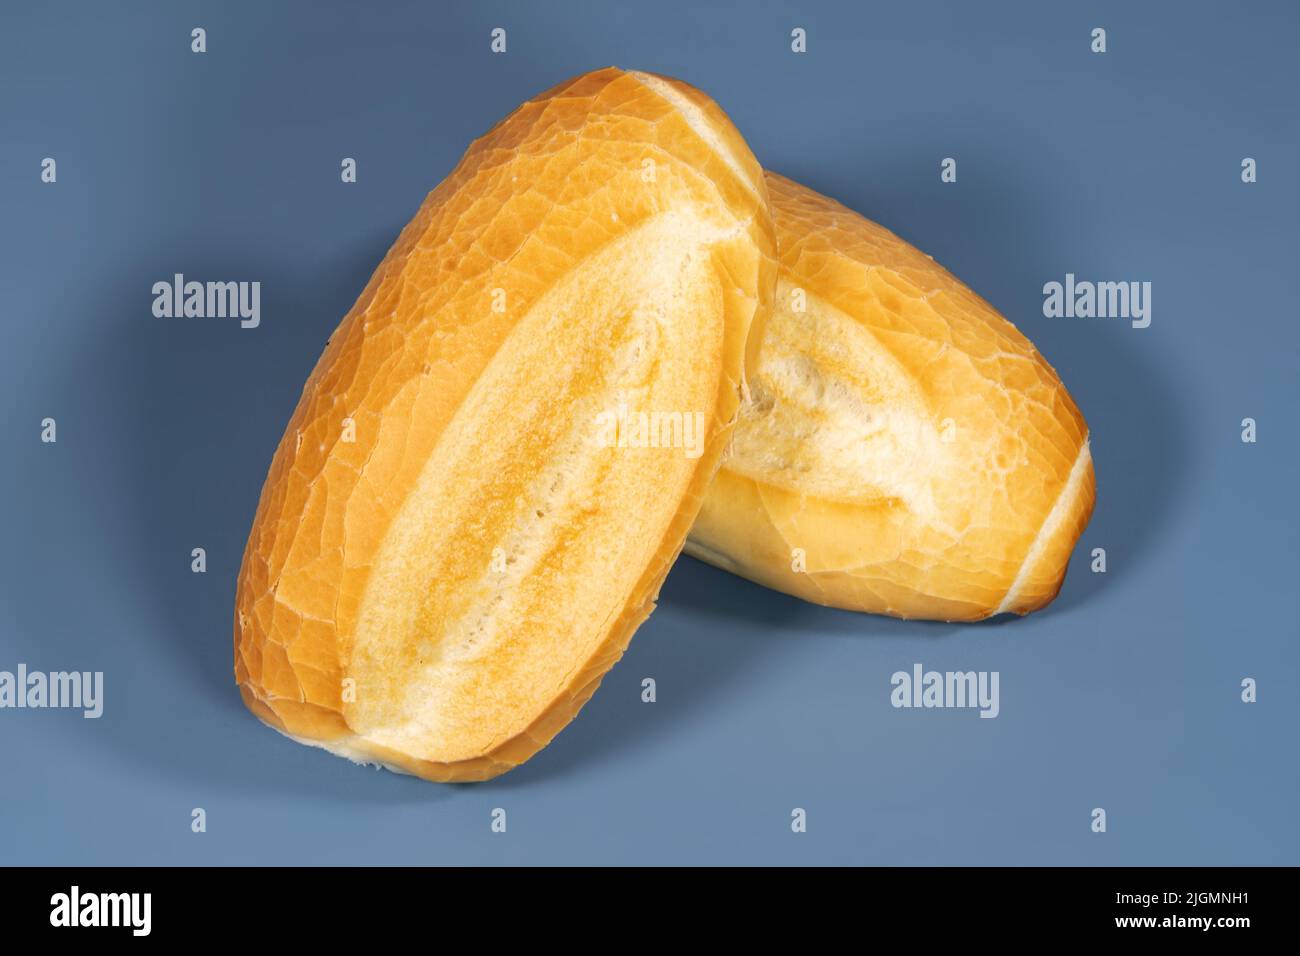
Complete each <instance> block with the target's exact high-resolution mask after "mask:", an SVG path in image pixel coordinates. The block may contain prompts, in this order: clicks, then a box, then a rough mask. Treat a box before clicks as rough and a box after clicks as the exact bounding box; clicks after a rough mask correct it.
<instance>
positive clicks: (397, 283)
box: [235, 68, 776, 780]
mask: <svg viewBox="0 0 1300 956" xmlns="http://www.w3.org/2000/svg"><path fill="white" fill-rule="evenodd" d="M775 277H776V263H775V241H774V238H773V235H772V229H771V223H770V219H769V216H768V212H767V205H766V188H765V185H764V182H763V179H762V173H761V170H760V168H759V166H758V164H757V162H756V161H755V160H754V158H753V156H752V155H751V154H750V153H749V150H748V148H747V147H746V145H745V143H744V141H743V140H742V139H741V137H740V135H739V134H738V133H737V132H736V131H735V129H734V128H733V127H732V126H731V124H730V122H729V121H728V120H727V119H726V117H725V115H724V114H723V113H722V112H721V110H720V109H719V108H718V107H717V106H716V105H715V104H714V103H713V102H712V101H711V100H709V99H708V98H707V97H706V96H704V95H703V94H702V93H700V92H699V91H697V90H694V89H692V88H690V87H688V86H686V85H685V84H682V83H679V82H677V81H674V80H668V79H666V78H662V77H655V76H650V75H648V74H633V73H626V72H623V71H621V70H617V69H613V68H610V69H605V70H600V71H596V72H594V73H590V74H586V75H584V76H581V77H577V78H575V79H573V80H571V81H569V82H567V83H564V84H561V85H560V86H558V87H556V88H555V89H553V90H551V91H549V92H547V93H545V94H543V95H541V96H539V97H538V98H536V99H534V100H531V101H530V102H528V103H526V104H524V105H523V106H521V107H520V108H519V109H518V110H516V111H515V112H514V113H512V114H511V115H510V116H509V117H507V118H506V119H505V120H503V121H502V122H501V123H499V124H498V125H497V126H496V127H494V128H493V129H492V130H491V131H490V132H489V133H488V134H487V135H486V136H484V137H483V138H482V139H480V140H478V141H476V142H475V143H474V144H472V145H471V147H470V148H469V150H468V152H467V153H466V154H465V157H464V158H463V159H462V160H461V162H460V164H459V165H458V166H457V168H456V170H455V171H454V172H453V173H452V174H451V175H450V176H449V177H448V178H447V180H446V181H444V182H443V183H442V184H441V185H439V186H438V187H437V188H436V189H435V190H434V191H433V192H432V193H430V195H429V197H428V198H427V199H426V200H425V202H424V204H423V205H422V206H421V208H420V210H419V212H418V213H417V214H416V216H415V218H414V219H413V220H412V221H411V223H410V224H409V225H408V226H407V227H406V228H405V229H404V230H403V232H402V234H401V236H400V237H399V238H398V240H397V242H396V244H395V245H394V246H393V248H392V250H390V252H389V253H388V256H387V257H386V258H385V259H384V261H383V262H382V263H381V264H380V266H379V268H378V269H377V270H376V272H375V275H374V277H373V278H372V279H371V281H370V283H369V284H368V286H367V287H366V289H365V291H364V292H363V293H362V295H361V297H360V299H359V300H358V302H357V304H356V305H355V306H354V307H353V309H352V310H351V312H349V313H348V315H347V316H346V317H345V318H344V320H343V322H342V324H341V325H340V326H339V328H338V330H337V331H336V332H335V334H334V336H333V337H332V339H331V341H330V343H329V345H328V347H327V348H326V350H325V353H324V355H323V356H322V357H321V359H320V361H319V363H318V364H317V366H316V369H315V370H314V371H313V373H312V375H311V377H310V378H309V380H308V382H307V385H306V387H305V388H304V391H303V396H302V399H301V401H300V402H299V405H298V408H297V410H296V411H295V412H294V415H293V418H292V420H291V421H290V423H289V426H288V429H287V430H286V432H285V436H284V439H283V440H282V442H281V444H280V447H279V448H278V449H277V451H276V453H275V457H274V459H273V461H272V464H271V469H270V474H269V475H268V477H267V480H266V484H265V486H264V488H263V491H262V497H261V500H260V502H259V505H258V510H257V515H256V518H255V520H254V524H253V530H252V533H251V534H250V536H249V541H248V546H247V549H246V551H245V555H244V562H243V567H242V569H241V572H240V576H239V583H238V588H237V596H236V605H237V607H236V620H235V676H236V680H237V682H238V684H239V687H240V691H241V694H242V695H243V698H244V700H245V702H246V704H247V705H248V706H249V708H250V709H251V710H252V711H253V712H254V713H256V714H257V715H258V716H259V717H260V718H261V719H263V720H264V721H266V722H267V723H269V724H271V725H272V726H274V727H275V728H276V729H278V730H280V731H282V732H284V733H286V734H288V735H290V736H292V737H294V738H295V739H299V740H302V741H304V742H308V743H312V744H315V745H318V746H322V747H325V748H326V749H329V750H331V751H332V752H334V753H337V754H340V755H342V756H346V757H349V758H350V759H354V760H359V761H365V762H373V763H378V764H381V765H384V766H388V767H390V768H394V769H399V770H404V771H406V772H409V773H414V774H418V775H419V776H422V777H425V778H427V779H431V780H480V779H486V778H488V777H492V776H495V775H496V774H498V773H501V772H502V771H504V770H507V769H509V768H510V767H513V766H515V765H517V764H519V763H520V762H522V761H523V760H525V759H527V758H528V757H529V756H531V755H532V754H533V753H535V752H536V751H537V750H538V749H540V748H541V747H543V746H544V745H545V744H546V743H547V742H548V741H549V740H550V739H551V738H552V737H553V736H554V734H555V733H557V732H558V731H559V730H560V728H562V727H563V726H564V725H565V724H566V723H567V722H568V721H569V720H571V719H572V718H573V716H574V715H575V714H576V713H577V711H578V709H579V708H580V707H581V706H582V704H583V703H584V702H585V701H586V700H587V698H588V697H589V696H590V695H591V693H592V692H593V691H594V690H595V688H596V686H597V684H598V683H599V681H600V678H601V677H602V676H603V675H604V673H605V672H606V671H607V670H608V669H609V668H610V667H611V666H612V665H613V664H614V662H615V661H616V660H617V659H618V658H619V656H620V655H621V654H622V652H623V650H624V649H625V647H626V646H627V642H628V640H629V639H630V637H631V634H632V632H633V631H634V630H635V628H636V627H637V625H638V624H640V622H641V621H642V620H643V619H644V618H645V617H646V615H648V614H649V613H650V611H651V610H652V609H653V606H654V601H655V599H656V596H657V593H658V590H659V587H660V584H661V583H662V581H663V578H664V576H665V574H666V573H667V570H668V568H669V566H670V565H671V563H672V561H673V560H674V558H675V557H676V556H677V554H678V552H679V551H680V549H681V547H682V545H683V543H684V541H685V537H686V534H687V532H688V530H689V528H690V525H691V523H692V521H693V519H694V517H695V514H696V512H697V511H698V509H699V506H700V503H701V501H702V500H703V495H704V490H705V487H706V486H707V483H708V481H709V480H710V479H711V477H712V475H713V473H714V471H715V470H716V467H717V463H718V461H719V459H720V456H721V454H722V451H723V448H724V447H725V445H726V442H727V439H728V436H729V434H730V430H731V428H732V426H733V424H734V421H735V417H736V414H737V409H738V406H739V401H740V392H741V388H742V382H743V379H744V375H745V364H744V363H745V358H746V351H745V350H746V345H747V342H748V341H749V333H750V330H751V328H754V327H759V326H761V325H762V323H763V321H764V320H765V318H766V315H767V312H768V311H769V309H770V299H771V295H772V292H773V288H774V285H775ZM751 357H753V356H752V355H751ZM620 406H626V407H628V408H630V409H632V410H644V411H658V412H666V413H672V412H678V413H681V414H683V415H687V414H694V413H700V414H701V421H702V422H703V423H704V426H705V427H704V434H703V440H702V453H696V454H694V455H691V454H687V453H686V451H685V449H684V448H680V447H669V448H664V447H626V446H625V447H619V446H613V447H611V446H609V445H608V443H603V442H602V441H601V440H600V438H599V429H598V428H597V427H596V425H595V423H596V422H597V421H598V419H599V416H601V415H602V414H605V413H608V412H610V411H612V410H615V409H617V408H619V407H620ZM345 420H346V421H350V422H352V423H353V427H354V429H355V436H354V440H353V441H348V440H347V439H346V438H345V435H346V431H345Z"/></svg>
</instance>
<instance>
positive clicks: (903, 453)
mask: <svg viewBox="0 0 1300 956" xmlns="http://www.w3.org/2000/svg"><path fill="white" fill-rule="evenodd" d="M767 182H768V191H769V196H770V199H771V207H772V217H773V221H774V223H775V226H776V233H777V247H778V251H779V257H780V263H781V269H780V273H779V276H778V283H777V296H776V303H775V306H774V311H773V315H772V318H771V320H770V321H769V323H768V325H767V333H766V337H765V338H764V340H763V345H762V350H761V353H760V358H759V371H758V373H757V375H756V376H754V377H753V378H752V380H751V382H750V386H751V396H750V400H749V401H748V402H747V403H746V405H745V407H744V408H743V409H742V411H741V421H740V423H739V425H738V426H737V428H736V431H735V433H734V436H733V439H732V446H731V448H730V449H729V451H728V453H727V456H726V457H725V458H724V460H723V464H722V468H721V470H720V471H719V473H718V476H717V478H716V479H715V480H714V482H713V484H712V486H710V488H709V493H708V496H707V498H706V499H705V503H704V507H703V509H702V510H701V512H700V516H699V518H698V520H697V521H696V523H695V527H694V529H693V530H692V532H691V537H690V541H689V542H688V543H687V546H686V550H687V553H689V554H692V555H694V556H695V557H697V558H701V559H702V560H705V561H708V562H710V563H712V564H715V565H717V566H718V567H720V568H725V569H726V570H729V571H733V572H735V573H736V574H740V575H743V576H744V577H747V578H750V579H752V580H754V581H757V582H759V583H760V584H764V585H767V586H768V587H772V588H776V589H778V590H781V591H785V592H786V593H788V594H793V595H796V596H798V597H801V598H804V599H805V600H808V601H812V602H815V603H817V604H826V605H830V606H832V607H839V608H847V609H850V610H855V611H869V612H872V613H878V614H890V615H894V616H896V617H911V618H934V619H942V620H954V621H970V620H977V619H979V618H984V617H988V616H990V615H992V614H997V613H1001V612H1004V611H1011V612H1014V613H1016V614H1026V613H1028V612H1030V611H1033V610H1036V609H1037V608H1040V607H1042V606H1043V605H1045V604H1047V603H1048V602H1049V601H1051V600H1052V598H1054V597H1055V596H1056V593H1057V591H1058V590H1059V589H1060V586H1061V581H1062V580H1063V578H1064V576H1065V568H1066V563H1067V562H1068V560H1069V557H1070V552H1071V550H1072V549H1073V547H1074V543H1075V541H1076V540H1077V539H1078V537H1079V535H1080V534H1081V533H1082V531H1083V528H1084V526H1085V525H1086V524H1087V522H1088V518H1089V516H1090V515H1091V513H1092V506H1093V500H1094V495H1095V489H1094V479H1093V467H1092V455H1091V453H1090V452H1089V448H1088V428H1087V426H1086V425H1085V424H1084V420H1083V416H1082V415H1081V414H1080V413H1079V409H1078V408H1077V407H1076V406H1075V404H1074V402H1073V401H1072V400H1071V398H1070V396H1069V393H1067V392H1066V390H1065V386H1063V385H1062V384H1061V380H1060V379H1059V378H1058V377H1057V375H1056V373H1055V372H1054V371H1053V370H1052V367H1051V366H1050V365H1048V364H1047V362H1046V361H1044V359H1043V357H1042V356H1041V355H1039V354H1038V352H1037V351H1036V350H1035V349H1034V347H1033V345H1031V344H1030V343H1029V341H1028V340H1027V339H1026V338H1025V337H1024V336H1023V335H1021V334H1020V333H1019V332H1018V331H1017V330H1016V328H1015V327H1014V326H1013V325H1011V324H1010V323H1009V322H1007V321H1006V320H1005V319H1004V318H1002V316H1000V315H999V314H998V313H997V312H996V311H995V310H994V309H993V307H992V306H990V305H989V304H988V303H987V302H985V301H984V300H983V299H981V298H980V297H979V296H977V295H975V294H974V293H973V292H971V291H970V290H969V289H967V288H966V287H965V286H964V285H962V284H961V282H959V281H958V280H957V279H955V278H954V277H953V276H952V275H950V274H949V273H948V272H946V271H945V270H944V269H943V268H941V267H940V266H938V265H937V264H936V263H935V262H934V261H933V260H932V259H930V258H929V257H928V256H926V255H924V254H923V253H921V252H919V251H917V250H916V249H915V248H913V247H912V246H910V245H908V244H907V243H906V242H904V241H903V240H901V239H899V238H898V237H897V236H895V235H894V234H893V233H891V232H889V231H888V230H886V229H883V228H881V227H880V226H878V225H876V224H875V223H872V222H868V221H867V220H866V219H864V218H862V217H861V216H859V215H857V214H856V213H854V212H852V211H851V210H849V209H846V208H845V207H844V206H841V205H840V204H839V203H836V202H834V201H832V200H830V199H827V198H826V197H825V196H821V195H819V194H817V193H815V192H813V191H812V190H810V189H806V188H805V187H803V186H800V185H798V184H796V183H793V182H791V181H789V180H788V179H784V178H782V177H780V176H777V175H773V174H771V173H768V174H767ZM800 568H802V570H800Z"/></svg>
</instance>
